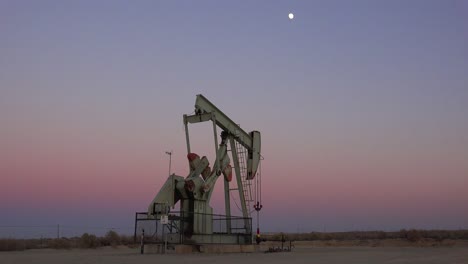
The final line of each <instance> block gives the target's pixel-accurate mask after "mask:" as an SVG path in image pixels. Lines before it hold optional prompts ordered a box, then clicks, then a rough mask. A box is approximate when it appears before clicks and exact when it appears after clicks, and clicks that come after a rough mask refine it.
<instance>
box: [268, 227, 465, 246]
mask: <svg viewBox="0 0 468 264" xmlns="http://www.w3.org/2000/svg"><path fill="white" fill-rule="evenodd" d="M262 238H263V239H265V240H267V241H281V240H282V239H283V238H284V239H285V240H287V241H289V240H292V241H351V240H354V241H361V242H360V244H366V243H365V241H378V240H386V239H387V240H388V239H397V240H404V241H408V242H411V243H417V242H420V241H435V242H439V243H442V242H443V241H444V240H468V230H416V229H410V230H406V229H402V230H400V231H399V232H384V231H352V232H328V233H325V232H310V233H276V234H264V235H262Z"/></svg>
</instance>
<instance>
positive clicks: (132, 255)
mask: <svg viewBox="0 0 468 264" xmlns="http://www.w3.org/2000/svg"><path fill="white" fill-rule="evenodd" d="M0 262H1V263H2V264H10V263H28V264H34V263H41V264H42V263H44V264H55V263H57V264H59V263H60V264H61V263H70V264H73V263H87V264H93V263H96V264H97V263H103V264H106V263H108V264H121V263H132V264H134V263H138V264H145V263H148V264H155V263H176V264H177V263H180V264H187V263H200V264H202V263H203V264H206V263H223V264H229V263H232V264H238V263H243V264H248V263H252V264H259V263H269V264H275V263H277V264H283V263H287V264H293V263H316V264H319V263H327V264H329V263H392V264H394V263H425V264H427V263H429V264H430V263H468V248H467V247H465V246H455V247H307V246H300V247H297V248H296V249H295V250H294V251H293V252H282V253H250V254H249V253H238V254H200V253H196V254H183V255H182V254H181V255H175V254H168V255H149V254H148V255H140V254H139V249H131V248H126V247H121V248H117V249H115V248H99V249H71V250H54V249H36V250H26V251H16V252H0Z"/></svg>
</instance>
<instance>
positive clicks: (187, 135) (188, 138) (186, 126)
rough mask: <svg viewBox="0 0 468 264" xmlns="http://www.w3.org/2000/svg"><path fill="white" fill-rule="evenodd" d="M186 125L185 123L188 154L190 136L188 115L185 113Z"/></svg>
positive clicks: (188, 150)
mask: <svg viewBox="0 0 468 264" xmlns="http://www.w3.org/2000/svg"><path fill="white" fill-rule="evenodd" d="M184 125H185V140H186V141H187V154H189V153H190V137H189V130H188V122H187V115H184Z"/></svg>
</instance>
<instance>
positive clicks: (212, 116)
mask: <svg viewBox="0 0 468 264" xmlns="http://www.w3.org/2000/svg"><path fill="white" fill-rule="evenodd" d="M211 119H212V120H213V134H214V141H215V156H216V162H215V164H216V166H215V168H214V169H215V171H216V175H218V176H219V174H218V173H220V172H221V171H220V169H219V168H220V167H221V164H219V163H220V161H219V157H218V133H217V132H216V117H215V115H214V114H211Z"/></svg>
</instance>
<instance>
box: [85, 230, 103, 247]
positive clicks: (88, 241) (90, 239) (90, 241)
mask: <svg viewBox="0 0 468 264" xmlns="http://www.w3.org/2000/svg"><path fill="white" fill-rule="evenodd" d="M99 246H100V243H99V240H98V238H97V237H96V236H95V235H90V234H88V233H84V234H83V235H82V236H81V238H80V247H82V248H97V247H99Z"/></svg>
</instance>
